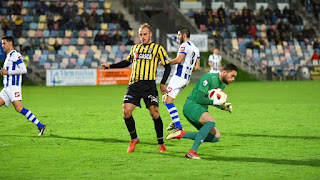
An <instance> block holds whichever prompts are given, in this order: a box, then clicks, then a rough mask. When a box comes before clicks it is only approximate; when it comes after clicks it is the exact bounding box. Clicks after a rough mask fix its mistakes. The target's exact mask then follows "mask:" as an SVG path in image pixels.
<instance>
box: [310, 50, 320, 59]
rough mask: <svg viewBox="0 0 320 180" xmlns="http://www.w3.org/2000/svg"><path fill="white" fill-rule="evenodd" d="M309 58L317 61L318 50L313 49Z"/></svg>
mask: <svg viewBox="0 0 320 180" xmlns="http://www.w3.org/2000/svg"><path fill="white" fill-rule="evenodd" d="M311 60H312V61H319V55H318V51H316V50H315V51H314V52H313V55H312V57H311Z"/></svg>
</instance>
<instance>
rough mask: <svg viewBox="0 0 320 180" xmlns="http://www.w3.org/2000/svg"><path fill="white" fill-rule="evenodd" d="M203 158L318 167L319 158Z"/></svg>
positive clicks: (319, 164) (319, 163) (319, 165)
mask: <svg viewBox="0 0 320 180" xmlns="http://www.w3.org/2000/svg"><path fill="white" fill-rule="evenodd" d="M204 160H210V161H233V162H252V163H268V164H283V165H292V166H313V167H320V159H310V160H291V159H273V158H255V157H221V156H213V157H212V156H211V157H209V158H205V159H204Z"/></svg>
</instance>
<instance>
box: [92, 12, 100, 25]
mask: <svg viewBox="0 0 320 180" xmlns="http://www.w3.org/2000/svg"><path fill="white" fill-rule="evenodd" d="M91 17H93V19H94V21H95V22H96V23H99V22H100V21H99V16H98V14H97V12H96V11H95V10H94V11H92V13H91Z"/></svg>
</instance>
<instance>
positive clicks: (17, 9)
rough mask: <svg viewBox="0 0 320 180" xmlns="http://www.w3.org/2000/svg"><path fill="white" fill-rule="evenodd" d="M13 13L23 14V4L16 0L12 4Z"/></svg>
mask: <svg viewBox="0 0 320 180" xmlns="http://www.w3.org/2000/svg"><path fill="white" fill-rule="evenodd" d="M12 14H14V15H20V14H21V6H20V5H19V4H18V2H14V3H13V4H12Z"/></svg>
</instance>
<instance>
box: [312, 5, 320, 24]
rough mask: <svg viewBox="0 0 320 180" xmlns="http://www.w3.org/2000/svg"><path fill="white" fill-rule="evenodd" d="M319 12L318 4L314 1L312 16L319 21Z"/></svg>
mask: <svg viewBox="0 0 320 180" xmlns="http://www.w3.org/2000/svg"><path fill="white" fill-rule="evenodd" d="M319 13H320V5H319V4H318V3H316V4H315V5H314V7H313V14H314V17H315V18H316V19H317V20H318V21H320V19H319Z"/></svg>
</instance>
